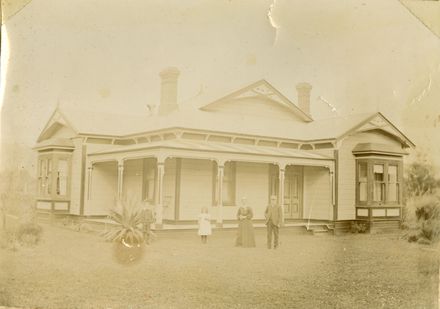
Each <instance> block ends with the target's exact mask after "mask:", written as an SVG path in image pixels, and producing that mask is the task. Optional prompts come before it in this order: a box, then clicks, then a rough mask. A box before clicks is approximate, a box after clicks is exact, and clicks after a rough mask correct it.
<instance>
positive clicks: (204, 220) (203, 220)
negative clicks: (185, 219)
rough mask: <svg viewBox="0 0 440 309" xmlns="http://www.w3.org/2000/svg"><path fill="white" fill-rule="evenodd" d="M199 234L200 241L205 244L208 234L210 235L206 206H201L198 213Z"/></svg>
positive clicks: (209, 222) (209, 220) (209, 216)
mask: <svg viewBox="0 0 440 309" xmlns="http://www.w3.org/2000/svg"><path fill="white" fill-rule="evenodd" d="M198 221H199V233H198V234H199V236H200V237H201V238H202V243H203V244H206V242H207V240H208V235H211V232H212V230H211V215H210V214H209V213H208V208H207V207H203V208H202V210H201V213H200V215H199V220H198Z"/></svg>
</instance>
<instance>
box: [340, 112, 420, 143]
mask: <svg viewBox="0 0 440 309" xmlns="http://www.w3.org/2000/svg"><path fill="white" fill-rule="evenodd" d="M373 131H375V132H377V131H380V132H382V133H385V134H386V135H388V136H390V137H392V138H394V139H397V140H398V141H399V142H400V143H402V145H403V146H404V147H414V146H415V145H414V144H413V143H412V142H411V141H410V140H409V139H408V137H406V136H405V135H404V134H403V133H402V132H401V131H400V130H399V129H397V128H396V127H395V126H394V125H393V124H392V123H391V122H390V121H389V120H388V119H387V118H385V116H384V115H382V114H381V113H377V114H375V115H373V116H372V117H370V118H368V119H367V120H365V121H364V122H362V123H360V124H359V125H358V126H356V127H355V128H353V129H352V130H350V131H349V132H347V133H346V134H344V136H346V135H348V134H353V133H361V132H373ZM340 138H341V137H340Z"/></svg>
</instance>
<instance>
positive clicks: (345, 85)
mask: <svg viewBox="0 0 440 309" xmlns="http://www.w3.org/2000/svg"><path fill="white" fill-rule="evenodd" d="M15 3H17V2H15ZM23 4H26V5H24V6H23V7H22V8H20V7H19V6H18V5H16V4H15V7H13V8H12V7H11V8H10V9H11V11H13V14H12V13H10V12H6V13H5V15H4V16H6V18H5V19H4V20H3V27H2V39H3V42H2V55H1V61H2V62H1V67H2V81H1V82H2V84H1V88H2V89H1V90H2V91H1V94H2V118H1V138H2V145H3V147H2V149H3V151H2V162H3V163H2V164H3V165H5V164H8V163H7V162H9V161H8V160H9V159H10V157H11V155H10V154H11V152H10V151H7V150H6V151H5V149H8V148H7V147H6V146H5V145H10V144H11V143H18V144H19V145H21V146H22V147H23V148H25V149H29V148H30V147H32V146H33V145H34V144H35V142H36V139H37V137H38V135H39V133H40V132H41V130H42V128H43V127H44V125H45V124H46V122H47V120H48V118H49V116H50V115H51V113H52V112H53V110H54V109H55V108H56V106H57V105H61V106H69V107H72V106H78V107H88V108H93V109H99V110H109V111H120V110H121V109H123V110H133V111H138V112H144V111H146V106H147V105H154V104H157V102H158V101H159V93H160V88H159V86H160V80H159V77H158V73H159V72H160V71H161V70H162V69H164V68H166V67H169V66H176V67H178V68H179V70H180V71H181V74H180V77H179V88H178V89H179V94H178V97H179V102H180V104H185V102H188V101H190V99H191V98H192V97H194V96H196V95H197V94H198V93H200V92H201V91H202V92H203V93H208V94H211V96H212V97H215V96H218V97H222V96H224V95H225V94H227V93H228V92H232V91H234V90H237V89H239V88H240V87H242V86H245V85H247V84H250V83H252V82H254V81H257V80H260V79H262V78H264V79H266V80H267V81H269V82H270V83H271V84H272V85H273V86H275V87H276V88H277V89H278V90H280V91H281V92H282V93H283V94H284V95H286V96H287V97H288V98H290V99H291V100H292V101H294V102H296V96H297V94H296V89H295V85H296V84H297V83H299V82H309V83H310V84H312V86H313V89H312V97H311V111H312V114H313V116H314V117H315V118H326V117H331V116H338V115H340V116H342V115H347V114H352V113H363V112H374V111H381V112H382V113H384V115H385V116H386V117H388V118H389V119H390V120H391V121H393V122H394V123H395V124H396V125H398V126H399V128H401V129H402V130H403V131H404V132H405V133H406V134H407V135H408V136H409V137H410V138H411V139H413V141H414V142H415V144H416V145H417V146H418V147H417V149H419V150H421V151H425V152H428V153H429V156H431V157H432V158H433V159H435V160H436V159H437V158H440V143H439V141H438V139H439V138H438V137H437V136H438V133H436V132H438V131H439V130H440V116H439V115H440V102H439V101H440V39H439V38H438V37H437V36H436V35H435V33H433V32H432V31H430V30H429V29H428V28H427V27H426V25H424V24H423V23H422V22H420V20H418V19H417V18H416V17H415V16H414V15H413V14H411V12H410V11H409V10H408V9H407V8H406V7H404V6H403V5H402V3H401V2H399V1H397V0H396V1H394V0H387V1H383V0H377V1H375V0H371V1H370V0H364V1H358V0H350V1H348V0H347V1H341V0H325V1H324V0H314V1H310V0H295V1H290V0H284V1H282V0H277V1H258V0H257V1H254V0H252V1H251V0H247V1H246V0H242V1H235V0H217V1H201V0H200V1H198V0H186V1H177V0H176V1H144V0H130V1H116V0H77V1H69V0H32V1H29V0H25V1H23ZM207 103H208V102H207ZM22 161H23V162H22V164H23V165H24V166H26V167H29V166H30V165H32V162H33V158H31V157H26V158H23V159H22ZM5 162H6V163H5Z"/></svg>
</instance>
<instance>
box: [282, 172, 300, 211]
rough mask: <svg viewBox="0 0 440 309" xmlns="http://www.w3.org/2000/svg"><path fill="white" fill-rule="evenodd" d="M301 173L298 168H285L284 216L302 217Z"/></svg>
mask: <svg viewBox="0 0 440 309" xmlns="http://www.w3.org/2000/svg"><path fill="white" fill-rule="evenodd" d="M302 181H303V178H302V173H301V170H300V169H292V170H289V169H288V170H287V171H286V175H285V178H284V218H286V219H300V218H301V217H302Z"/></svg>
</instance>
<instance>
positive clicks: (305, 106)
mask: <svg viewBox="0 0 440 309" xmlns="http://www.w3.org/2000/svg"><path fill="white" fill-rule="evenodd" d="M311 90H312V85H310V84H309V83H299V84H297V85H296V91H297V92H298V107H299V108H300V109H301V110H302V111H303V112H304V113H306V114H307V115H309V116H310V92H311Z"/></svg>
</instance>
